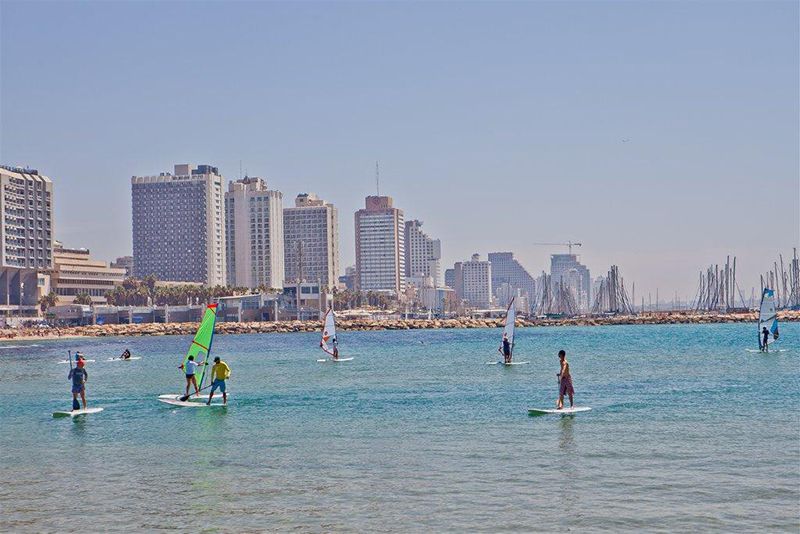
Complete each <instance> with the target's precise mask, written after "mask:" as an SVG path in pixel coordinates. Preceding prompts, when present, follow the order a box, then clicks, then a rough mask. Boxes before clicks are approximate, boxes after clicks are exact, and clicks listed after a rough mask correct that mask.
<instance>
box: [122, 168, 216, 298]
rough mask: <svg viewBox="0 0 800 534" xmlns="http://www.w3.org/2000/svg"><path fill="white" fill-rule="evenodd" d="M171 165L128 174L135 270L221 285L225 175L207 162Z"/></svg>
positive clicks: (171, 279) (173, 279) (140, 273)
mask: <svg viewBox="0 0 800 534" xmlns="http://www.w3.org/2000/svg"><path fill="white" fill-rule="evenodd" d="M174 170H175V174H170V173H161V174H159V175H158V176H134V177H132V178H131V199H132V204H133V213H132V215H133V272H134V275H135V276H137V277H139V278H142V277H145V276H148V275H151V274H152V275H155V276H156V278H158V279H159V280H164V281H168V282H200V283H203V284H205V285H208V286H216V285H225V281H226V277H225V263H226V261H225V222H224V217H223V198H222V188H223V185H224V182H225V179H224V178H223V177H222V176H221V175H220V174H219V171H218V170H217V168H216V167H212V166H211V165H198V166H197V167H196V168H195V167H194V166H193V165H189V164H182V165H175V169H174Z"/></svg>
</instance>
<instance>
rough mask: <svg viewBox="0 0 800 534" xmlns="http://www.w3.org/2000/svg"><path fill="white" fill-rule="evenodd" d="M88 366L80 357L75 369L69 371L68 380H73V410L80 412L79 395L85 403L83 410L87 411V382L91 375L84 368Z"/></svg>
mask: <svg viewBox="0 0 800 534" xmlns="http://www.w3.org/2000/svg"><path fill="white" fill-rule="evenodd" d="M84 365H86V364H85V363H84V361H83V356H78V361H77V362H75V367H73V368H72V369H70V370H69V375H67V378H68V379H70V380H72V409H73V410H79V409H80V404H78V395H79V394H80V396H81V401H82V402H83V409H84V410H85V409H86V381H87V380H88V379H89V373H87V372H86V369H85V368H84Z"/></svg>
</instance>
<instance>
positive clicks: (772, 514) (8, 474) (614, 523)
mask: <svg viewBox="0 0 800 534" xmlns="http://www.w3.org/2000/svg"><path fill="white" fill-rule="evenodd" d="M755 330H756V328H755V325H752V324H722V325H661V326H653V325H645V326H606V327H586V328H581V327H561V328H524V329H518V330H517V338H516V348H515V354H514V357H515V359H516V360H518V361H520V360H529V361H530V362H531V363H530V365H520V366H514V367H505V366H489V365H485V362H487V361H492V360H496V359H497V358H499V354H498V353H497V347H498V345H499V343H500V337H501V333H500V329H476V330H426V331H414V330H410V331H385V332H340V349H341V355H342V357H349V356H352V357H354V358H355V359H354V360H353V361H352V362H346V363H338V364H331V363H324V364H322V363H317V361H316V360H317V358H320V357H321V356H322V355H323V353H322V352H321V351H320V350H319V348H318V344H319V335H318V334H314V333H309V334H265V335H225V336H223V335H220V336H216V338H215V339H214V346H213V351H214V355H218V356H221V357H222V358H223V359H224V360H225V361H227V362H228V364H229V365H230V367H231V370H232V375H231V378H230V380H229V382H228V391H229V393H230V401H229V406H228V408H212V409H202V408H195V409H186V408H176V407H171V406H168V405H166V404H163V403H160V402H158V401H157V400H156V398H157V397H158V395H159V394H163V393H182V391H183V387H184V378H183V375H182V373H181V371H180V370H179V369H178V368H177V367H178V365H179V364H180V362H181V360H182V354H183V353H184V352H185V350H186V348H187V346H188V344H189V341H190V338H189V337H185V336H182V337H149V338H121V337H120V338H92V339H74V340H58V341H35V342H18V341H17V342H14V341H10V342H7V343H6V344H4V345H3V344H0V391H1V393H0V401H1V402H0V473H2V484H0V531H4V532H7V531H26V530H27V531H59V532H63V531H79V530H82V531H142V530H155V529H177V530H179V531H203V532H235V531H254V530H281V531H283V530H295V531H299V532H306V531H314V532H320V531H337V532H365V531H406V532H409V531H411V532H445V531H451V532H465V531H487V532H497V531H518V532H530V531H556V530H559V531H561V530H595V529H602V530H612V531H620V530H626V531H634V530H636V531H638V530H648V531H654V530H662V531H674V530H682V531H697V530H717V531H726V532H728V531H764V530H766V531H788V532H797V531H798V528H800V508H799V507H798V503H800V343H798V339H800V323H794V324H783V325H781V334H782V335H781V341H780V342H779V343H778V344H777V345H776V348H777V347H780V348H782V349H785V350H784V351H782V352H773V353H770V354H769V355H766V354H758V353H751V352H748V351H747V350H746V349H748V348H749V349H753V348H756V347H757V334H756V331H755ZM125 348H129V349H130V350H131V352H132V353H133V354H134V355H137V356H141V357H142V359H141V360H135V361H129V362H121V361H113V362H109V361H106V360H107V359H108V358H110V357H114V356H117V355H119V354H120V353H121V352H122V350H123V349H125ZM562 348H563V349H565V350H566V351H567V355H568V359H569V362H570V367H571V370H572V375H573V381H574V385H575V391H576V397H575V401H576V404H577V405H581V406H591V407H592V411H591V412H588V413H582V414H578V415H576V416H570V417H561V416H540V417H531V416H529V415H528V411H527V410H528V408H531V407H553V406H554V405H555V402H556V395H557V381H556V373H557V372H558V369H559V365H558V358H557V351H558V350H559V349H562ZM68 350H72V351H73V352H74V351H75V350H81V351H82V352H84V354H85V355H86V357H87V358H93V359H96V360H97V362H96V363H91V364H87V369H88V371H89V381H88V384H87V392H88V397H89V405H90V406H102V407H104V408H105V411H103V412H102V413H99V414H94V415H89V416H81V417H77V418H75V419H69V418H67V419H53V418H52V415H51V414H52V412H53V411H55V410H65V409H67V410H68V409H70V406H71V395H70V382H69V381H68V380H67V373H68V371H69V366H68V365H65V364H59V363H57V362H58V361H59V360H63V359H65V357H66V356H67V351H68Z"/></svg>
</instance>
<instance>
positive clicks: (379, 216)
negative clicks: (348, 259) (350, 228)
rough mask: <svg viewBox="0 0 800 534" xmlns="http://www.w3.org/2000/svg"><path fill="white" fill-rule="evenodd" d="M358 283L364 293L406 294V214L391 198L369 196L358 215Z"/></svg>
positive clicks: (356, 220)
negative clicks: (404, 223)
mask: <svg viewBox="0 0 800 534" xmlns="http://www.w3.org/2000/svg"><path fill="white" fill-rule="evenodd" d="M355 233H356V284H357V288H358V289H359V290H361V291H385V292H390V293H394V294H395V295H398V296H399V295H400V294H401V293H402V292H404V291H405V287H406V284H405V272H406V267H405V262H406V253H405V229H404V225H403V211H402V210H399V209H397V208H395V207H393V202H392V197H382V196H369V197H367V198H366V207H365V209H360V210H358V211H357V212H356V214H355Z"/></svg>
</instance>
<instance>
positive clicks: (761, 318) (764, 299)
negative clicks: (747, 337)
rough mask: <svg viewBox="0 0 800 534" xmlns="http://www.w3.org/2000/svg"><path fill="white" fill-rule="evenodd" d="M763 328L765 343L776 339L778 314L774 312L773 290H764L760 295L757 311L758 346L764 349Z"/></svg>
mask: <svg viewBox="0 0 800 534" xmlns="http://www.w3.org/2000/svg"><path fill="white" fill-rule="evenodd" d="M764 328H766V329H767V332H769V334H768V335H767V343H768V344H769V343H773V342H774V341H775V340H777V339H778V314H777V313H776V311H775V290H774V289H769V288H766V287H765V288H764V291H763V292H762V293H761V308H760V309H759V311H758V346H759V348H762V349H763V348H764V346H763V345H764Z"/></svg>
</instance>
